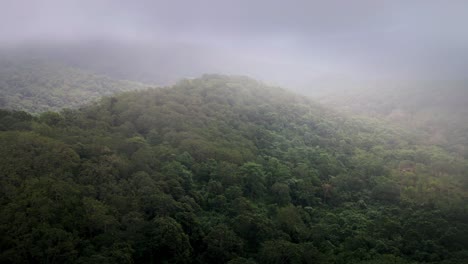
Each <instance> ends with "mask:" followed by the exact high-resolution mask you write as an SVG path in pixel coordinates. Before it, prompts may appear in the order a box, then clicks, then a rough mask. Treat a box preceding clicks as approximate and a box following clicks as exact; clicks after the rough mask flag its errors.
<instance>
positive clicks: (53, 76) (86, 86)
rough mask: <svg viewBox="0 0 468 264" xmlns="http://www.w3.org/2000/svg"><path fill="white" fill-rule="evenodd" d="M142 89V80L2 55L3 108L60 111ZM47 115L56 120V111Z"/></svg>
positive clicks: (0, 85) (0, 84)
mask: <svg viewBox="0 0 468 264" xmlns="http://www.w3.org/2000/svg"><path fill="white" fill-rule="evenodd" d="M142 88H144V86H143V85H142V84H139V83H133V82H129V81H115V80H112V79H110V78H108V77H106V76H100V75H95V74H91V73H88V72H85V71H83V70H79V69H76V68H72V67H69V66H66V65H62V64H59V63H53V62H45V61H43V60H40V59H29V58H28V59H27V58H23V57H22V56H19V55H17V54H15V55H12V56H9V55H7V54H0V108H4V109H14V110H21V111H27V112H30V113H41V112H45V111H58V110H61V109H62V108H77V107H79V106H82V105H84V104H87V103H91V102H95V101H97V100H99V99H101V97H103V96H110V95H113V94H115V93H118V92H125V91H131V90H136V89H142ZM43 118H44V119H45V120H44V121H46V122H47V121H54V117H53V113H49V114H45V115H44V116H43ZM55 121H56V120H55Z"/></svg>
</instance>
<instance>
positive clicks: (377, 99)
mask: <svg viewBox="0 0 468 264" xmlns="http://www.w3.org/2000/svg"><path fill="white" fill-rule="evenodd" d="M320 90H321V92H320V93H313V92H309V93H308V94H309V95H311V96H313V97H315V98H316V99H318V100H319V101H321V102H322V103H323V104H325V105H327V106H331V107H333V108H335V109H338V110H340V111H342V112H347V113H351V114H358V115H361V116H366V117H371V118H377V119H384V120H386V121H387V122H390V123H393V124H396V125H399V126H401V127H403V128H405V129H410V130H413V131H414V132H416V133H418V134H420V135H422V136H424V137H425V139H426V142H427V143H428V144H436V145H441V146H445V147H448V148H449V149H450V150H451V151H454V152H456V153H458V154H459V155H463V156H464V157H465V158H468V81H406V82H404V81H399V82H397V81H393V82H391V81H386V82H384V81H374V82H344V81H342V82H340V83H335V84H328V85H324V86H323V87H322V89H320ZM305 93H307V91H306V90H305Z"/></svg>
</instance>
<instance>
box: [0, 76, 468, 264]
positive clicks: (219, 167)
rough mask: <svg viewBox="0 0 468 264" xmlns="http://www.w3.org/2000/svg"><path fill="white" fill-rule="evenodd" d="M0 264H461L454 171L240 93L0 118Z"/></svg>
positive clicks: (412, 148)
mask: <svg viewBox="0 0 468 264" xmlns="http://www.w3.org/2000/svg"><path fill="white" fill-rule="evenodd" d="M0 130H1V132H0V155H1V156H0V157H1V159H0V181H1V182H0V188H1V189H0V191H1V196H0V249H1V250H0V252H1V253H0V262H1V263H231V264H233V263H343V264H344V263H346V264H348V263H366V264H371V263H379V264H380V263H383V264H385V263H447V264H448V263H453V264H455V263H464V262H466V259H468V240H467V239H466V238H467V237H468V211H467V187H468V180H467V175H466V172H467V171H468V163H467V161H466V160H465V159H464V158H463V157H462V156H459V155H454V154H452V153H451V152H450V151H447V150H445V149H444V148H441V147H438V146H435V145H427V144H425V142H424V141H423V140H421V139H420V138H419V137H418V136H417V135H413V134H411V133H408V132H405V131H403V130H398V129H394V128H389V127H387V126H386V125H384V124H383V123H379V122H372V121H369V120H363V119H358V118H351V117H349V116H348V117H347V116H344V115H342V114H339V113H337V112H334V111H331V110H327V109H326V108H324V107H322V106H320V105H318V104H316V103H313V102H311V101H310V100H308V99H305V98H304V97H300V96H296V95H294V94H291V93H289V92H287V91H285V90H282V89H280V88H275V87H268V86H265V85H263V84H261V83H258V82H256V81H254V80H251V79H248V78H244V77H226V76H218V75H206V76H204V77H202V78H200V79H194V80H185V81H181V82H180V83H178V84H177V85H175V86H173V87H167V88H162V89H147V90H142V91H133V92H126V93H123V94H119V95H115V96H112V97H107V98H104V99H102V100H101V101H99V102H97V103H94V104H91V105H89V106H87V107H84V108H81V109H79V110H63V111H61V112H46V113H43V114H41V115H38V116H32V115H30V114H28V113H25V112H18V111H13V112H10V111H1V112H0Z"/></svg>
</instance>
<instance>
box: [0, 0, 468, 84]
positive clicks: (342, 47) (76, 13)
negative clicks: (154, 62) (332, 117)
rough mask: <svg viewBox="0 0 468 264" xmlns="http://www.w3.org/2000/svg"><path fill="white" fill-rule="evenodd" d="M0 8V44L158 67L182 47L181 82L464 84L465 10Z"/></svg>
mask: <svg viewBox="0 0 468 264" xmlns="http://www.w3.org/2000/svg"><path fill="white" fill-rule="evenodd" d="M1 5H2V8H0V38H1V39H0V44H3V45H19V44H28V45H34V43H47V42H67V43H92V42H93V41H95V40H105V41H107V42H108V43H126V45H127V44H128V45H135V47H137V46H139V45H143V46H145V47H152V48H151V49H150V50H151V51H152V52H156V53H157V52H159V53H162V54H164V57H171V55H173V56H174V57H180V54H176V53H180V51H181V50H180V48H178V49H174V50H172V49H171V47H173V46H177V47H186V51H185V54H190V52H194V53H195V54H192V55H186V56H185V57H187V58H190V57H192V59H195V60H196V61H193V60H192V61H191V60H187V61H186V63H187V64H189V65H188V66H187V65H184V67H180V68H184V69H186V70H185V71H182V70H181V73H180V75H181V76H182V77H183V75H189V74H195V73H198V72H205V71H220V72H227V73H238V74H249V75H253V76H254V77H257V78H261V79H265V80H272V81H278V82H279V83H280V84H286V85H287V84H289V83H291V82H293V81H295V82H296V83H298V82H302V81H303V82H307V81H308V79H313V78H316V77H320V76H322V75H326V76H328V75H351V76H359V78H378V77H385V78H388V77H394V78H406V77H408V76H412V77H416V78H425V77H427V76H430V77H438V78H464V76H465V74H466V70H465V69H466V66H467V65H466V61H468V55H467V54H468V52H467V51H468V50H467V49H468V48H467V47H468V45H466V44H468V30H467V29H466V28H465V25H466V24H468V16H467V15H466V13H467V12H468V11H466V10H468V2H466V1H457V0H453V1H437V0H434V1H430V0H428V1H417V0H415V1H403V0H388V1H373V0H354V1H338V0H331V1H306V0H304V1H299V0H296V1H294V0H293V1H279V0H258V1H252V0H250V1H247V0H237V1H235V0H224V1H223V0H217V1H216V0H211V1H207V0H199V1H181V0H172V1H169V0H164V1H150V0H142V1H124V0H115V1H112V0H94V1H91V0H81V1H79V0H70V1H63V0H43V1H39V0H28V1H26V0H15V1H13V0H11V1H10V0H6V1H5V0H4V1H2V2H1ZM130 53H131V52H130ZM171 53H173V54H171ZM147 57H148V58H153V59H154V58H156V59H157V57H158V56H147ZM159 57H160V56H159ZM144 59H145V56H141V60H144ZM176 64H177V63H176ZM141 65H148V64H147V63H144V62H141ZM189 68H190V70H187V69H189ZM177 69H178V67H176V66H174V71H177ZM176 75H177V74H176ZM438 75H440V76H438Z"/></svg>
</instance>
